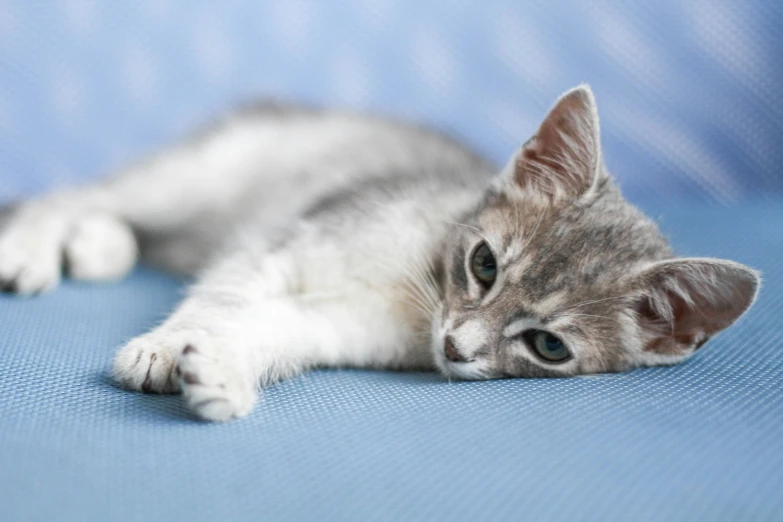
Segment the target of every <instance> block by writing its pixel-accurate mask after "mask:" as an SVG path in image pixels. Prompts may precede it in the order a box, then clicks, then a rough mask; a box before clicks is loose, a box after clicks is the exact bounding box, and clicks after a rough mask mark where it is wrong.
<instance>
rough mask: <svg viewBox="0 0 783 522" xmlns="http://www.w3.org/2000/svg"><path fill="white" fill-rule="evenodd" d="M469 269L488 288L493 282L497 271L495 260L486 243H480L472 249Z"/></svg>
mask: <svg viewBox="0 0 783 522" xmlns="http://www.w3.org/2000/svg"><path fill="white" fill-rule="evenodd" d="M471 269H472V271H473V275H475V276H476V278H477V279H478V280H479V281H480V282H481V284H482V285H484V286H485V287H487V288H489V287H490V286H492V283H494V282H495V278H496V277H497V272H498V267H497V262H496V261H495V256H494V255H492V251H491V250H490V249H489V247H488V246H487V244H486V243H481V244H480V245H479V246H478V248H476V250H475V251H474V253H473V258H472V259H471Z"/></svg>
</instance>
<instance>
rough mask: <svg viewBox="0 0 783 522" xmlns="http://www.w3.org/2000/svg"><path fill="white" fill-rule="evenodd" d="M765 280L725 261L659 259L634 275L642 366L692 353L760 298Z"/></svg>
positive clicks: (753, 271)
mask: <svg viewBox="0 0 783 522" xmlns="http://www.w3.org/2000/svg"><path fill="white" fill-rule="evenodd" d="M760 284H761V278H760V276H759V273H758V272H756V271H755V270H753V269H751V268H748V267H747V266H744V265H741V264H739V263H735V262H733V261H725V260H722V259H706V258H702V259H700V258H680V259H671V260H666V261H660V262H658V263H655V264H654V265H652V266H650V267H648V268H647V269H645V270H643V271H642V272H641V273H640V274H637V275H636V276H634V278H633V283H632V285H631V286H632V289H633V290H632V294H633V296H634V297H633V302H634V305H633V311H632V313H633V315H635V317H636V320H637V322H638V325H639V332H640V334H641V336H642V339H641V347H640V349H641V352H640V353H639V354H638V355H637V359H638V360H637V361H636V362H637V363H639V364H642V365H655V364H671V363H675V362H678V361H679V360H681V359H683V358H685V357H687V356H688V355H690V354H691V353H692V352H693V351H695V350H696V349H697V348H699V347H700V346H701V345H702V344H704V343H705V342H706V341H707V340H708V339H709V338H710V337H712V336H713V335H715V334H716V333H718V332H720V331H721V330H723V329H725V328H727V327H728V326H730V325H731V324H732V323H733V322H734V321H736V320H737V319H738V318H739V317H740V316H741V315H742V314H743V313H745V311H746V310H747V309H748V308H750V305H751V304H753V301H754V300H755V299H756V294H757V293H758V289H759V286H760Z"/></svg>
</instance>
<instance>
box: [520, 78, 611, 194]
mask: <svg viewBox="0 0 783 522" xmlns="http://www.w3.org/2000/svg"><path fill="white" fill-rule="evenodd" d="M598 141H599V140H598V120H597V118H596V116H595V106H594V104H593V100H592V96H591V95H590V94H589V91H587V90H584V89H577V90H575V91H572V92H570V93H568V94H566V95H565V96H564V97H563V98H562V99H561V100H560V101H559V102H558V103H557V105H556V106H555V108H554V109H552V111H551V112H550V113H549V115H548V116H547V117H546V119H545V120H544V122H543V123H542V124H541V127H540V128H539V130H538V133H537V134H536V136H535V137H534V138H532V139H531V140H530V141H528V142H527V143H526V144H525V145H524V147H523V148H522V151H521V153H520V154H519V156H518V157H517V159H516V165H515V178H516V181H517V184H518V185H519V186H520V187H522V188H523V189H525V190H538V191H540V192H543V193H544V194H546V195H548V196H550V197H552V198H555V197H558V196H568V197H577V196H579V195H581V194H582V193H583V192H585V191H586V190H588V189H589V188H590V187H591V186H592V184H593V181H594V179H595V176H596V175H597V171H598V157H599V154H600V151H599V143H598Z"/></svg>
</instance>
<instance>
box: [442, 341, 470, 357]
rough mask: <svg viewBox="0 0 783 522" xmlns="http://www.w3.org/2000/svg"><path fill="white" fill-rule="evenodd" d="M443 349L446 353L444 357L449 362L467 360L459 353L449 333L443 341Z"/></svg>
mask: <svg viewBox="0 0 783 522" xmlns="http://www.w3.org/2000/svg"><path fill="white" fill-rule="evenodd" d="M443 351H444V352H445V353H446V359H448V360H449V361H451V362H466V361H467V359H465V358H464V357H463V356H462V354H460V353H459V351H458V350H457V347H456V346H454V339H452V338H451V336H450V335H447V336H446V339H444V341H443Z"/></svg>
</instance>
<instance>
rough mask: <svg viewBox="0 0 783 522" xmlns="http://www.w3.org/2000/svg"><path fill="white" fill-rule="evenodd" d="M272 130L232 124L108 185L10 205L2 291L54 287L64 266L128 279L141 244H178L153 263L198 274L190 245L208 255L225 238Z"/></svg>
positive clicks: (3, 231)
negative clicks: (139, 241)
mask: <svg viewBox="0 0 783 522" xmlns="http://www.w3.org/2000/svg"><path fill="white" fill-rule="evenodd" d="M274 128H275V122H274V121H266V120H259V121H245V122H241V123H237V124H226V125H224V126H223V127H222V128H220V129H218V130H216V131H215V132H214V133H212V134H211V135H209V136H207V137H206V138H203V139H202V140H201V141H194V142H189V143H185V144H182V145H179V146H177V147H174V148H172V149H171V150H169V151H166V152H164V153H162V154H159V155H157V156H155V157H153V158H151V159H149V160H147V161H145V162H142V163H139V164H137V165H135V166H133V167H132V168H130V169H128V170H127V171H125V172H123V173H121V174H119V175H117V176H114V177H112V178H109V179H107V180H103V181H100V182H98V183H95V184H93V185H89V186H85V187H82V188H77V189H70V190H64V191H61V192H55V193H52V194H47V195H44V196H42V197H39V198H35V199H32V200H29V201H25V202H21V203H18V204H15V205H13V206H12V207H9V208H7V209H6V212H4V214H5V215H4V218H5V219H3V220H2V221H3V222H2V223H1V224H0V289H3V290H5V291H13V292H17V293H20V294H34V293H38V292H41V291H46V290H49V289H51V288H53V287H55V286H56V285H57V284H58V282H59V280H60V277H61V271H62V268H63V267H65V268H66V269H67V271H68V273H69V274H70V275H71V276H73V277H74V278H78V279H85V280H107V279H114V278H118V277H121V276H122V275H124V274H125V273H127V272H128V271H129V270H130V269H131V268H132V267H133V266H134V264H135V262H136V259H137V257H138V253H139V247H138V244H137V240H138V238H139V237H142V238H144V239H145V240H150V243H154V242H155V240H156V239H157V240H158V242H159V243H164V244H167V245H174V246H172V247H171V248H168V249H164V250H163V252H164V253H163V256H156V259H155V261H157V262H159V263H160V264H162V265H163V266H164V267H165V268H169V269H172V270H176V271H179V272H184V273H191V272H192V271H193V270H194V269H196V268H198V266H199V263H198V262H195V261H194V259H193V258H194V257H196V256H195V255H193V254H190V252H192V251H193V250H192V249H188V248H187V246H188V245H187V244H190V245H196V246H198V247H204V246H206V248H201V249H200V250H198V251H199V252H204V251H205V250H208V249H209V248H211V247H213V246H214V243H215V242H216V241H217V240H219V239H220V237H222V236H223V235H225V230H224V229H225V228H226V227H227V226H229V225H230V223H231V222H232V219H235V216H234V214H235V213H236V212H237V207H239V206H240V205H238V203H237V202H238V201H240V200H242V199H243V198H247V197H248V192H249V187H251V186H255V185H254V184H255V183H256V182H257V180H254V176H255V173H256V172H257V170H258V169H257V168H256V169H254V168H253V166H254V165H255V166H256V167H257V166H258V164H259V163H258V162H259V161H263V159H259V154H260V152H259V150H260V151H261V153H263V151H264V150H267V149H268V148H267V147H265V145H266V144H271V143H273V142H274V140H275V139H276V138H275V136H276V134H275V132H274ZM269 148H272V147H271V145H270V147H269ZM262 164H263V163H262ZM204 236H208V237H204ZM186 243H187V244H186ZM181 245H184V247H183V248H179V246H181ZM202 257H203V256H202Z"/></svg>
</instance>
